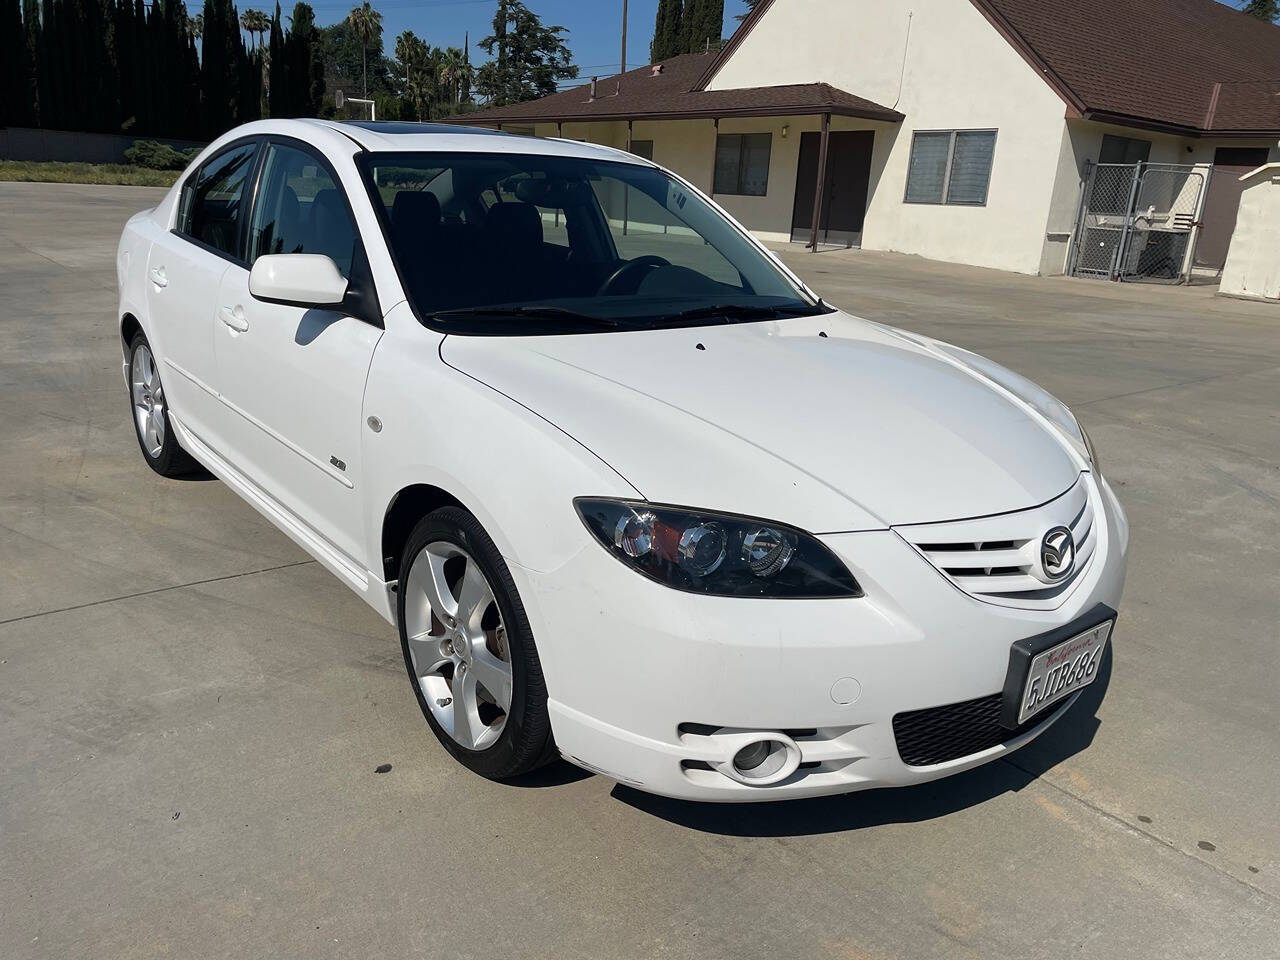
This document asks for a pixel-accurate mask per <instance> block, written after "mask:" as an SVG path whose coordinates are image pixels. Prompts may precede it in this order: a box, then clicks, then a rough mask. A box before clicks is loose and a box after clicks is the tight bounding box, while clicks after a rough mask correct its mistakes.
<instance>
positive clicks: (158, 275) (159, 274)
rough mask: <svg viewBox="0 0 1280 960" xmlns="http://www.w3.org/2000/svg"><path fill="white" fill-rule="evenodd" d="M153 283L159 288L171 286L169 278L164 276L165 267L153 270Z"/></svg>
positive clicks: (153, 268)
mask: <svg viewBox="0 0 1280 960" xmlns="http://www.w3.org/2000/svg"><path fill="white" fill-rule="evenodd" d="M151 282H152V283H154V284H155V285H156V286H157V287H167V286H168V285H169V278H168V277H166V276H165V275H164V267H152V268H151Z"/></svg>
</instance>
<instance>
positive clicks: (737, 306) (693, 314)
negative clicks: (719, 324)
mask: <svg viewBox="0 0 1280 960" xmlns="http://www.w3.org/2000/svg"><path fill="white" fill-rule="evenodd" d="M781 313H782V308H781V307H766V306H752V305H750V304H745V303H713V304H711V305H709V306H705V307H693V308H692V309H689V310H681V311H680V312H679V313H673V314H671V315H670V316H668V317H664V318H663V319H664V320H668V321H671V320H676V321H680V320H709V319H712V318H715V317H721V318H723V320H724V322H725V323H729V322H731V321H733V320H772V319H774V318H776V317H778V316H779V315H781Z"/></svg>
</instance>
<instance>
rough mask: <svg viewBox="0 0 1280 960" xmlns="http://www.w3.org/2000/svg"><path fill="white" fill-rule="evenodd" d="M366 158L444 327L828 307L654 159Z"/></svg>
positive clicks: (693, 320) (410, 276)
mask: <svg viewBox="0 0 1280 960" xmlns="http://www.w3.org/2000/svg"><path fill="white" fill-rule="evenodd" d="M362 163H363V167H364V172H365V176H366V177H367V179H368V183H369V187H370V190H371V194H372V195H373V196H375V197H376V198H377V199H378V200H380V201H381V206H382V208H383V209H382V212H383V226H384V229H385V230H386V234H387V239H388V243H389V245H390V247H391V250H392V254H393V256H394V257H395V261H396V265H397V267H398V269H399V271H400V276H401V278H402V280H403V282H404V284H405V287H406V293H407V294H408V296H409V298H410V301H411V303H412V305H413V307H414V309H415V310H416V311H417V314H418V316H419V317H420V318H421V319H422V320H423V321H424V322H426V323H428V324H430V325H432V326H438V328H439V329H446V330H450V331H457V332H473V333H490V334H493V333H497V334H512V335H518V334H528V333H546V332H591V331H596V330H613V329H643V328H652V327H669V326H683V325H697V324H712V323H735V322H747V321H752V320H763V319H772V318H777V317H788V316H799V315H804V314H812V313H818V312H824V311H826V310H827V309H829V308H827V307H825V306H824V305H823V304H822V303H821V301H816V302H815V301H814V299H813V298H812V297H810V296H809V295H808V294H807V293H805V292H804V290H803V289H802V288H801V287H800V286H799V285H797V284H796V283H795V282H794V281H793V280H791V279H790V278H789V277H788V276H787V275H786V274H785V273H783V272H782V271H781V270H779V269H778V268H777V267H776V266H775V265H774V264H773V263H772V262H771V261H770V260H769V258H768V257H766V256H764V255H762V254H761V252H760V251H759V249H758V248H757V247H756V246H755V245H754V243H752V241H751V240H750V239H748V238H747V237H745V236H744V235H743V234H742V233H741V232H740V231H739V230H738V229H737V228H735V227H733V226H732V225H730V223H729V222H728V221H727V220H726V219H725V218H724V216H723V214H721V213H720V212H719V211H717V210H716V209H715V207H714V206H712V205H711V204H708V203H707V202H706V201H705V200H703V199H702V198H701V197H699V196H698V195H697V194H695V193H693V192H691V191H690V190H689V189H688V188H687V187H685V185H684V184H682V183H680V181H678V180H676V179H674V178H673V177H671V176H669V175H668V174H666V173H664V172H662V171H661V170H658V169H656V168H654V167H649V166H644V165H641V164H633V163H626V162H616V161H602V160H593V159H585V158H581V157H558V156H545V155H522V154H507V153H424V152H416V153H394V154H393V153H371V154H365V155H364V157H363V159H362Z"/></svg>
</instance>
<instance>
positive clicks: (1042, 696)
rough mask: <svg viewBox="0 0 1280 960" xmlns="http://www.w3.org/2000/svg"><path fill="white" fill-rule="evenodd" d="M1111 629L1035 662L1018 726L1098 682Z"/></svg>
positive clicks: (1105, 626)
mask: <svg viewBox="0 0 1280 960" xmlns="http://www.w3.org/2000/svg"><path fill="white" fill-rule="evenodd" d="M1111 626H1112V621H1110V620H1108V621H1107V622H1106V623H1102V624H1099V625H1098V626H1096V627H1091V628H1090V629H1088V630H1086V631H1085V632H1084V633H1080V634H1077V635H1076V636H1074V637H1071V638H1070V639H1069V640H1064V641H1062V643H1059V644H1057V645H1055V646H1052V647H1050V648H1049V649H1048V650H1044V651H1042V652H1041V653H1039V654H1037V655H1036V656H1035V657H1034V658H1032V660H1031V668H1030V669H1029V670H1028V671H1027V682H1026V684H1025V686H1024V687H1023V689H1022V700H1021V701H1020V704H1019V707H1018V723H1019V724H1022V723H1025V722H1026V721H1027V720H1028V719H1029V718H1031V717H1033V716H1035V715H1036V714H1037V713H1039V712H1040V711H1041V710H1044V709H1046V708H1047V707H1050V706H1052V705H1053V704H1055V703H1057V702H1058V701H1059V700H1061V699H1063V698H1064V697H1068V696H1070V695H1071V694H1073V693H1075V692H1076V691H1077V690H1079V689H1081V688H1083V687H1087V686H1088V685H1089V684H1091V683H1093V681H1094V680H1095V679H1097V676H1098V667H1099V666H1100V665H1101V663H1102V651H1103V650H1105V649H1106V646H1107V639H1108V638H1109V637H1110V636H1111Z"/></svg>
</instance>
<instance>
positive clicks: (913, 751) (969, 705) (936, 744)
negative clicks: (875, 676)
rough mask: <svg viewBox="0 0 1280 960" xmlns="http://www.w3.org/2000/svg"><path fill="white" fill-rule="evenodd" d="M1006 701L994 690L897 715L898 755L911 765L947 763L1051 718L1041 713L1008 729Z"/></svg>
mask: <svg viewBox="0 0 1280 960" xmlns="http://www.w3.org/2000/svg"><path fill="white" fill-rule="evenodd" d="M1002 701H1003V697H1002V696H1001V694H998V693H993V694H991V696H989V697H978V698H977V699H976V700H965V701H964V702H963V703H950V704H947V705H946V706H945V707H927V708H926V709H924V710H908V711H906V712H905V713H899V714H897V715H895V716H894V718H893V736H894V739H895V740H897V741H898V756H900V757H902V762H903V763H905V764H906V765H907V766H909V767H928V766H931V765H933V764H935V763H946V762H947V761H948V760H958V759H960V758H961V757H968V756H971V755H972V754H975V753H981V752H982V751H983V750H989V749H990V748H992V747H994V746H998V745H999V744H1002V743H1004V742H1005V741H1006V740H1012V739H1013V738H1014V737H1016V736H1018V735H1019V734H1023V733H1026V732H1027V731H1028V730H1030V729H1031V728H1032V727H1034V726H1035V725H1036V724H1038V723H1042V722H1044V721H1045V720H1046V719H1048V715H1047V714H1040V715H1039V716H1035V717H1032V718H1031V719H1030V720H1028V721H1027V722H1026V723H1024V724H1023V725H1022V726H1020V727H1018V728H1017V729H1016V730H1006V729H1005V728H1004V727H1002V726H1000V708H1001V705H1002Z"/></svg>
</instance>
